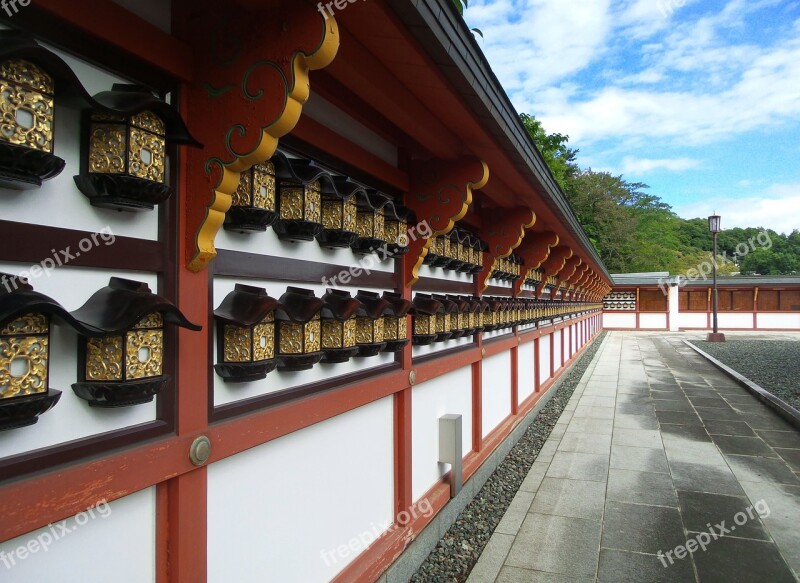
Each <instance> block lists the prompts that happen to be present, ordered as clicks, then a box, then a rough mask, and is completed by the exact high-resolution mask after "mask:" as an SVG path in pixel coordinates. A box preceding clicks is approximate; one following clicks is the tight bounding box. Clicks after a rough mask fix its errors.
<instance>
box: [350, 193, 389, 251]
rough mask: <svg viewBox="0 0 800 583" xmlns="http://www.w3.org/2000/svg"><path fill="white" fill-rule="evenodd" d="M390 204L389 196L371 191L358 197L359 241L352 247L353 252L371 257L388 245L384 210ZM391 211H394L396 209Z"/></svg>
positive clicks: (357, 223) (357, 224) (357, 230)
mask: <svg viewBox="0 0 800 583" xmlns="http://www.w3.org/2000/svg"><path fill="white" fill-rule="evenodd" d="M390 202H391V199H390V198H389V197H388V196H386V195H384V194H382V193H380V192H377V191H370V192H369V193H368V194H364V195H360V196H359V197H358V199H357V203H358V212H357V218H356V232H357V233H358V239H356V242H355V243H353V244H352V245H351V248H352V249H353V251H355V252H356V253H360V254H362V255H369V254H370V253H376V252H378V251H379V250H380V249H381V248H382V247H383V246H384V244H386V241H387V238H386V232H385V229H384V223H385V214H384V208H385V207H387V205H389V203H390ZM391 210H392V211H393V210H394V207H392V209H391Z"/></svg>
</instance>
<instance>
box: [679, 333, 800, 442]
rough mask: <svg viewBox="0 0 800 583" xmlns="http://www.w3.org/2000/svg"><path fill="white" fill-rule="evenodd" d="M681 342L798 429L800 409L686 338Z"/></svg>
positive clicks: (799, 425)
mask: <svg viewBox="0 0 800 583" xmlns="http://www.w3.org/2000/svg"><path fill="white" fill-rule="evenodd" d="M683 342H684V344H686V345H687V346H689V348H691V349H692V350H694V351H695V352H697V353H698V354H699V355H700V356H702V357H703V358H705V359H706V360H708V361H709V362H710V363H711V364H713V365H714V366H716V367H717V368H718V369H720V370H721V371H722V372H724V373H725V374H727V375H728V376H729V377H731V378H733V379H734V380H735V381H736V382H738V383H739V384H740V385H742V386H743V387H744V388H745V389H747V390H748V391H750V392H751V393H753V395H754V396H755V397H757V398H758V399H759V400H761V401H762V402H764V403H765V404H766V405H768V406H769V407H772V408H773V409H774V410H775V411H776V412H777V413H778V414H779V415H780V416H781V417H783V418H784V419H786V420H787V421H788V422H789V423H791V424H792V425H793V426H794V427H795V428H796V429H800V411H798V410H797V409H795V408H794V407H792V406H791V405H789V404H788V403H787V402H786V401H784V400H783V399H780V398H778V397H776V396H775V395H773V394H772V393H770V392H769V391H768V390H766V389H765V388H764V387H762V386H761V385H757V384H756V383H754V382H753V381H751V380H750V379H748V378H747V377H746V376H744V375H742V374H740V373H738V372H736V371H735V370H733V369H732V368H730V367H729V366H728V365H726V364H724V363H722V362H720V361H719V360H717V359H716V358H714V357H713V356H711V355H710V354H708V353H707V352H704V351H702V350H701V349H699V348H698V347H697V346H695V345H694V344H692V343H691V342H689V341H688V340H684V341H683Z"/></svg>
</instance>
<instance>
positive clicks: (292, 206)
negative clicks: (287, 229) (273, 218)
mask: <svg viewBox="0 0 800 583" xmlns="http://www.w3.org/2000/svg"><path fill="white" fill-rule="evenodd" d="M279 206H280V219H281V220H282V221H308V222H312V223H320V222H321V221H322V194H321V187H320V183H319V181H318V180H315V181H313V182H309V183H308V184H306V185H303V184H300V183H298V182H292V181H289V180H282V181H281V183H280V194H279Z"/></svg>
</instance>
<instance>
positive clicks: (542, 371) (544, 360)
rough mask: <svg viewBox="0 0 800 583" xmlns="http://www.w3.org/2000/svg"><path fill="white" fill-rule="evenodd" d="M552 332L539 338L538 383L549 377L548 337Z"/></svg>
mask: <svg viewBox="0 0 800 583" xmlns="http://www.w3.org/2000/svg"><path fill="white" fill-rule="evenodd" d="M551 336H552V334H548V335H547V336H542V337H541V338H539V385H542V384H544V382H545V381H546V380H547V379H549V378H550V337H551Z"/></svg>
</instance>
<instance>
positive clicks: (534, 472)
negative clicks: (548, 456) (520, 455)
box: [519, 461, 550, 492]
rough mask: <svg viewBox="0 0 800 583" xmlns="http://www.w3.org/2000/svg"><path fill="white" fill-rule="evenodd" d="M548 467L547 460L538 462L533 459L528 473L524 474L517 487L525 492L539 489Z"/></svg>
mask: <svg viewBox="0 0 800 583" xmlns="http://www.w3.org/2000/svg"><path fill="white" fill-rule="evenodd" d="M549 467H550V463H549V462H540V461H535V462H533V465H532V466H531V469H530V471H529V472H528V475H527V476H525V479H524V480H522V484H521V485H520V487H519V489H520V490H524V491H526V492H536V491H538V490H539V486H540V485H541V483H542V480H543V479H544V476H545V474H546V473H547V468H549Z"/></svg>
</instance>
